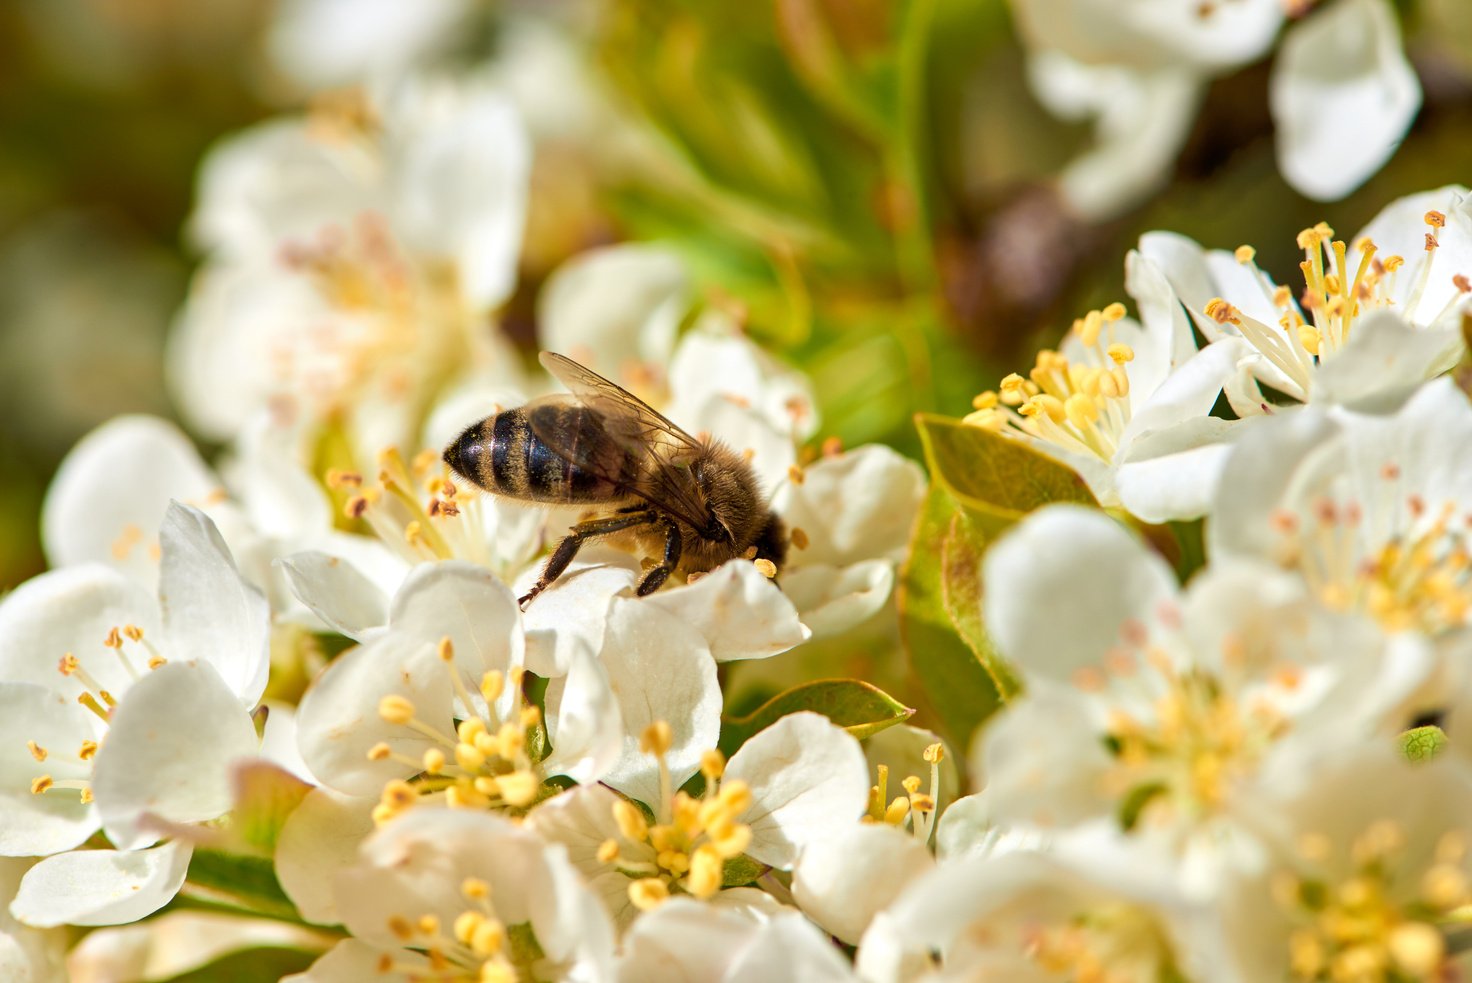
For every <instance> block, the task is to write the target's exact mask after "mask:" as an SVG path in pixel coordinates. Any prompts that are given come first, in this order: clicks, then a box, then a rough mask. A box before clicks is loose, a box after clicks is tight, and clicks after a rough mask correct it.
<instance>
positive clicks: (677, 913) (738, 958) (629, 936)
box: [618, 898, 857, 983]
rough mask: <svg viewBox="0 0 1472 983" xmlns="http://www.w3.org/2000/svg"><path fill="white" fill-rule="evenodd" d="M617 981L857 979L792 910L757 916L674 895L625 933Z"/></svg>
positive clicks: (831, 982)
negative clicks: (751, 916)
mask: <svg viewBox="0 0 1472 983" xmlns="http://www.w3.org/2000/svg"><path fill="white" fill-rule="evenodd" d="M618 979H619V981H620V983H656V981H664V980H670V981H674V980H711V981H722V983H740V981H743V980H802V981H804V983H808V981H815V983H850V981H854V980H856V979H857V977H856V976H855V975H854V972H853V970H852V969H851V968H850V967H849V964H848V961H847V960H846V959H844V958H843V956H842V955H840V954H839V952H838V950H837V949H836V948H834V946H833V944H832V942H831V941H830V940H829V939H828V938H827V937H826V936H825V935H824V934H823V933H822V932H820V931H818V929H816V928H814V927H813V925H812V923H811V922H809V921H808V920H807V919H805V918H803V917H802V915H800V914H798V913H797V912H795V911H778V912H774V913H772V914H771V915H769V916H767V917H764V918H760V919H753V918H749V917H747V916H746V915H744V914H742V913H740V912H737V911H731V910H729V909H726V908H722V907H720V906H717V905H711V904H700V903H699V902H697V901H693V900H690V899H688V898H671V899H670V900H669V901H667V902H665V903H664V904H662V905H660V906H659V907H658V908H656V909H654V910H653V911H650V912H647V913H645V914H644V915H642V916H641V917H640V918H639V920H638V921H636V922H635V923H634V925H633V927H632V928H630V929H629V931H628V932H627V933H625V935H624V938H623V948H622V952H621V954H620V956H619V961H618Z"/></svg>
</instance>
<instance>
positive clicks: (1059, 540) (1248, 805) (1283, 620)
mask: <svg viewBox="0 0 1472 983" xmlns="http://www.w3.org/2000/svg"><path fill="white" fill-rule="evenodd" d="M984 575H985V583H986V599H985V614H986V624H987V629H988V631H989V632H990V633H991V636H992V637H993V638H994V639H995V641H996V643H997V646H998V649H999V650H1000V651H1001V652H1002V653H1004V654H1005V655H1006V656H1007V657H1008V658H1009V659H1010V660H1011V663H1012V665H1014V666H1015V667H1016V670H1017V672H1018V674H1019V675H1020V676H1021V677H1022V679H1023V681H1024V683H1025V687H1026V695H1025V696H1024V697H1022V698H1020V699H1018V700H1016V701H1014V702H1013V703H1012V704H1010V705H1009V706H1008V707H1007V709H1006V710H1005V711H1004V712H1003V713H1002V714H1000V715H999V716H998V717H997V719H996V720H994V721H992V722H991V723H989V725H988V726H987V727H986V728H985V729H984V730H983V731H982V732H981V734H980V735H979V738H978V746H977V748H976V751H975V753H974V754H973V759H974V760H975V761H976V762H977V763H978V767H979V769H980V772H981V773H980V774H979V775H977V776H976V779H977V781H978V783H980V781H981V780H982V779H983V778H984V780H985V784H986V792H985V795H986V799H987V804H988V806H989V807H990V809H991V811H992V816H993V818H994V819H995V820H996V821H998V822H1000V823H1003V824H1014V825H1022V826H1027V825H1030V826H1033V827H1039V828H1043V829H1057V830H1065V829H1068V828H1077V827H1081V826H1085V825H1089V824H1092V825H1094V826H1100V825H1105V826H1107V827H1108V828H1109V829H1110V831H1111V832H1112V833H1113V834H1114V835H1116V836H1118V837H1120V838H1121V839H1122V840H1127V841H1130V842H1131V843H1132V844H1134V845H1135V846H1136V847H1137V848H1138V849H1139V850H1140V854H1141V856H1142V857H1143V858H1145V859H1143V860H1142V861H1141V863H1142V864H1143V865H1145V866H1147V867H1154V868H1155V869H1156V870H1158V871H1169V870H1174V871H1175V872H1176V875H1177V876H1179V878H1180V885H1181V887H1182V889H1183V890H1187V891H1189V892H1190V893H1192V894H1193V895H1196V896H1202V895H1209V894H1210V893H1211V892H1212V891H1214V890H1216V888H1217V885H1218V882H1219V879H1220V873H1221V870H1222V869H1223V868H1224V867H1227V866H1232V865H1241V866H1243V867H1250V866H1251V865H1252V864H1253V863H1257V862H1259V860H1260V857H1261V854H1262V845H1261V843H1260V841H1259V839H1258V837H1257V834H1256V833H1255V832H1254V831H1255V829H1256V827H1257V824H1258V815H1259V813H1260V810H1261V809H1262V804H1261V799H1262V796H1263V795H1264V794H1265V791H1266V789H1267V787H1269V786H1270V785H1272V784H1274V783H1277V784H1279V785H1281V784H1282V783H1283V781H1284V776H1285V775H1291V774H1293V773H1294V772H1293V770H1292V767H1291V763H1297V765H1298V767H1299V768H1300V770H1303V769H1304V768H1305V767H1306V766H1305V765H1304V764H1303V763H1304V762H1305V761H1309V760H1312V757H1313V756H1314V755H1315V754H1317V753H1318V752H1319V751H1321V750H1322V749H1325V748H1329V747H1333V746H1336V745H1337V744H1340V743H1343V742H1344V741H1345V740H1351V739H1360V738H1362V737H1366V736H1369V735H1374V734H1384V735H1386V739H1388V735H1389V734H1391V733H1394V731H1395V730H1397V729H1398V728H1400V727H1402V726H1404V725H1405V721H1404V720H1403V719H1402V717H1401V713H1402V712H1404V711H1403V707H1404V703H1405V701H1406V700H1407V699H1408V697H1409V696H1410V694H1411V692H1412V691H1413V690H1414V688H1415V687H1416V686H1417V685H1419V684H1420V683H1421V681H1422V679H1423V678H1424V677H1425V675H1426V673H1427V672H1428V671H1429V669H1430V667H1431V658H1430V652H1429V650H1428V646H1426V645H1425V644H1424V643H1422V642H1421V640H1420V639H1418V638H1416V637H1414V636H1401V637H1397V638H1394V639H1390V640H1387V639H1386V638H1385V637H1384V636H1383V635H1382V634H1381V633H1380V632H1379V631H1378V630H1376V628H1375V626H1374V625H1373V623H1371V622H1369V621H1368V620H1367V619H1362V618H1357V617H1351V616H1346V615H1339V614H1333V613H1330V612H1328V611H1326V610H1325V609H1323V608H1322V607H1321V606H1319V605H1318V604H1317V603H1316V602H1315V600H1314V599H1313V597H1312V596H1311V595H1310V594H1309V593H1308V592H1307V591H1306V590H1304V588H1303V586H1302V584H1301V583H1300V581H1299V580H1298V579H1297V578H1295V577H1292V576H1289V575H1283V574H1278V573H1276V572H1275V571H1274V570H1273V569H1272V568H1271V567H1270V566H1268V565H1266V564H1249V563H1247V562H1246V561H1239V562H1238V563H1219V564H1216V565H1213V566H1211V567H1208V568H1207V569H1206V570H1205V571H1203V572H1202V573H1201V574H1199V575H1198V576H1197V577H1196V579H1195V580H1193V581H1192V583H1191V584H1190V586H1189V588H1187V589H1186V590H1185V591H1182V590H1181V589H1180V588H1179V587H1177V586H1176V582H1175V577H1174V575H1173V574H1172V572H1171V570H1170V568H1169V567H1168V566H1167V565H1166V564H1165V562H1164V561H1163V560H1161V559H1160V557H1158V556H1157V555H1155V554H1154V553H1152V552H1150V551H1149V550H1148V549H1147V547H1146V546H1145V545H1144V544H1143V543H1141V542H1140V541H1139V540H1138V539H1136V538H1134V537H1133V536H1131V535H1130V534H1129V533H1128V532H1127V531H1125V529H1124V528H1123V527H1121V526H1120V525H1118V524H1117V523H1115V522H1114V521H1113V520H1112V519H1110V518H1109V517H1107V516H1105V515H1103V514H1102V513H1099V512H1096V511H1093V510H1089V509H1083V508H1079V507H1075V506H1050V507H1047V508H1045V509H1043V510H1042V511H1040V512H1038V513H1036V514H1034V515H1033V516H1030V517H1029V518H1028V519H1026V520H1024V521H1023V522H1022V523H1021V524H1020V525H1019V526H1017V527H1016V529H1015V530H1014V531H1013V532H1011V533H1009V534H1008V535H1007V536H1005V537H1004V538H1003V539H1001V540H999V541H998V542H997V544H996V545H995V546H993V547H992V549H991V550H990V551H989V552H988V553H987V556H986V560H985V567H984ZM1060 605H1062V606H1063V609H1064V610H1065V611H1066V615H1067V616H1066V617H1060V616H1059V610H1060ZM1283 762H1289V763H1290V764H1283ZM1275 763H1276V765H1277V767H1278V768H1279V769H1280V770H1278V771H1272V772H1271V776H1270V775H1269V772H1270V770H1271V769H1272V768H1273V767H1274V765H1275ZM1171 858H1175V860H1174V861H1173V860H1172V859H1171ZM1177 863H1178V865H1177Z"/></svg>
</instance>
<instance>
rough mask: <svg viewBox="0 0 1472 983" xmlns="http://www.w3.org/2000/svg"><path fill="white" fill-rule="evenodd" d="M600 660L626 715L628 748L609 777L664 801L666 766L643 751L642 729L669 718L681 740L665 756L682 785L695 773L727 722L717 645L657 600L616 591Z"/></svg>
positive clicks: (643, 796) (646, 798)
mask: <svg viewBox="0 0 1472 983" xmlns="http://www.w3.org/2000/svg"><path fill="white" fill-rule="evenodd" d="M599 660H600V661H601V662H602V663H603V667H604V669H605V670H606V671H607V673H608V681H609V685H610V686H611V687H612V688H613V693H614V696H615V697H616V698H617V699H618V704H619V712H620V714H621V715H622V717H623V722H624V747H623V754H622V756H621V757H620V758H619V762H618V764H617V765H615V766H614V768H613V769H611V770H610V771H609V772H608V774H606V775H604V777H603V782H604V784H605V785H609V786H612V787H613V788H616V789H618V790H619V791H621V792H623V793H625V794H627V795H630V796H632V797H634V798H636V799H639V800H640V801H641V802H645V803H652V802H657V801H658V800H659V768H658V766H657V764H656V763H655V760H654V758H653V756H651V755H648V754H644V753H642V752H641V751H640V750H639V735H640V734H641V733H642V732H643V731H644V729H645V728H646V727H648V726H649V725H650V724H652V723H654V722H655V721H656V720H663V721H665V722H667V723H668V724H669V725H670V728H671V730H672V731H673V735H674V743H673V745H672V748H671V750H670V752H669V754H668V755H666V758H665V760H666V762H667V764H668V766H669V770H670V772H671V775H672V777H673V781H674V783H675V785H676V786H677V787H678V786H679V785H681V784H683V783H684V781H685V780H686V779H687V778H689V777H690V776H691V775H693V774H695V772H696V771H697V770H698V769H699V767H700V755H701V754H702V752H704V751H706V750H708V749H709V748H713V747H715V745H716V739H717V737H718V736H719V734H720V728H721V720H720V713H721V691H720V686H719V684H718V683H717V682H716V664H715V662H714V660H712V659H711V657H710V649H709V647H707V646H706V644H705V639H704V638H702V637H701V635H700V633H699V632H697V631H696V630H695V629H694V628H691V627H690V626H688V625H685V624H681V623H680V621H679V620H678V619H676V618H674V617H673V616H671V615H669V614H666V613H665V612H664V611H661V610H659V609H658V608H656V607H654V606H653V605H648V604H641V603H640V602H639V601H636V600H632V599H628V598H616V599H615V600H614V602H613V606H612V607H611V608H610V609H609V615H608V631H607V634H606V635H605V636H604V641H603V651H602V652H601V653H599Z"/></svg>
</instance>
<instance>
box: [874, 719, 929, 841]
mask: <svg viewBox="0 0 1472 983" xmlns="http://www.w3.org/2000/svg"><path fill="white" fill-rule="evenodd" d="M943 760H945V745H944V744H940V743H935V744H932V745H930V746H929V747H927V748H926V749H925V761H926V763H927V764H929V765H930V791H928V792H922V791H920V787H921V781H920V778H919V776H917V775H910V776H908V777H906V778H905V780H904V781H902V782H900V787H901V788H902V789H904V790H905V794H904V795H897V796H895V797H894V798H893V799H891V798H889V766H888V765H877V766H875V769H874V772H875V776H876V778H877V779H878V780H877V781H876V782H875V783H874V784H873V785H871V786H869V808H868V811H867V812H866V813H865V815H864V817H863V820H862V821H863V822H866V823H887V824H889V825H890V826H894V827H895V828H897V829H904V828H905V826H906V824H907V823H908V825H909V829H910V832H911V833H912V834H913V835H914V836H915V838H916V839H918V840H919V841H920V842H922V843H928V842H929V841H930V834H931V833H932V832H933V831H934V830H935V816H936V815H937V805H938V803H939V801H940V763H941V762H942V761H943Z"/></svg>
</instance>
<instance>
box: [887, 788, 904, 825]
mask: <svg viewBox="0 0 1472 983" xmlns="http://www.w3.org/2000/svg"><path fill="white" fill-rule="evenodd" d="M909 814H910V799H909V796H905V795H897V796H895V798H894V800H893V801H892V802H890V804H889V806H888V807H887V808H886V809H885V810H884V821H885V822H886V823H888V824H889V825H891V826H898V825H899V824H900V823H902V822H904V821H905V817H906V816H908V815H909Z"/></svg>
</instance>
